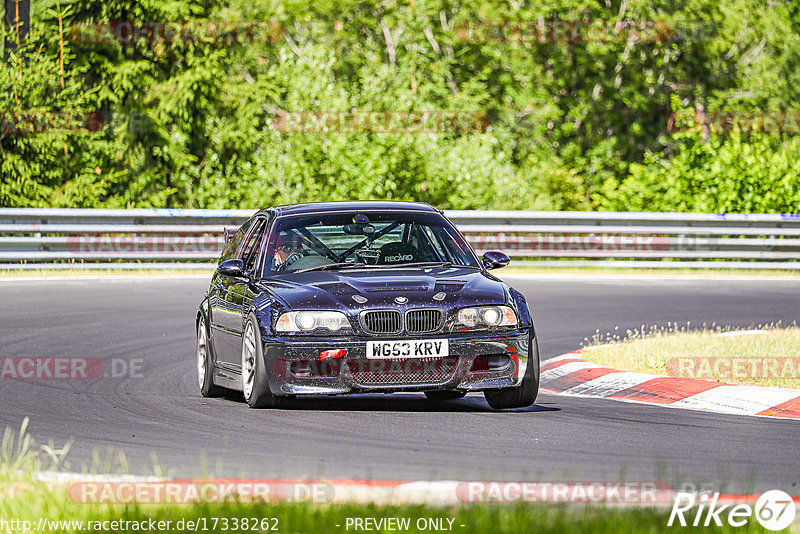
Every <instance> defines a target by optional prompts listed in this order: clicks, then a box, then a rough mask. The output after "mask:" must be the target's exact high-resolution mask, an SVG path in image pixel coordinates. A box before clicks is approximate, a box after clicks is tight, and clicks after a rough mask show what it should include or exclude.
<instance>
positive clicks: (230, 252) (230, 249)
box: [219, 219, 254, 263]
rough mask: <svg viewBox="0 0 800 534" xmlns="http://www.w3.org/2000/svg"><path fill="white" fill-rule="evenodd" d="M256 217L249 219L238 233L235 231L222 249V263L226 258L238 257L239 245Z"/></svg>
mask: <svg viewBox="0 0 800 534" xmlns="http://www.w3.org/2000/svg"><path fill="white" fill-rule="evenodd" d="M253 220H254V219H249V220H248V221H246V222H245V223H244V224H243V225H242V226H241V227H240V228H239V229H238V230H236V233H234V234H233V235H232V236H231V237H230V239H228V241H227V242H226V243H225V246H224V248H223V249H222V255H221V256H220V259H219V261H220V263H221V262H223V261H225V260H232V259H233V258H235V257H236V250H237V249H238V248H239V245H240V244H241V242H242V239H244V236H245V234H247V230H248V229H250V226H251V225H252V224H253Z"/></svg>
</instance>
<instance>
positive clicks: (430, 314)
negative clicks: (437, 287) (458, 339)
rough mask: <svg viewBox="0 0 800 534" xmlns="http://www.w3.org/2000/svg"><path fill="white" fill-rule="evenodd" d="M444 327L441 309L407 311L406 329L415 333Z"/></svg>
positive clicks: (433, 330) (434, 330)
mask: <svg viewBox="0 0 800 534" xmlns="http://www.w3.org/2000/svg"><path fill="white" fill-rule="evenodd" d="M441 327H442V311H441V310H411V311H409V312H408V313H406V330H408V331H409V332H413V333H415V334H423V333H426V332H436V331H437V330H439V329H440V328H441Z"/></svg>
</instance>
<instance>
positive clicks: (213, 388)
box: [197, 315, 225, 397]
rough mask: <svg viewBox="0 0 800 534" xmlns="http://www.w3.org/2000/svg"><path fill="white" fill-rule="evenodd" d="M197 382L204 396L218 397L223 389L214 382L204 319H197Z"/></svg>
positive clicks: (212, 364) (201, 317)
mask: <svg viewBox="0 0 800 534" xmlns="http://www.w3.org/2000/svg"><path fill="white" fill-rule="evenodd" d="M197 384H198V385H199V386H200V393H201V394H202V395H203V396H204V397H220V396H222V395H223V394H224V393H225V390H224V389H223V388H221V387H219V386H217V385H215V384H214V361H213V360H212V359H211V350H210V346H209V339H208V330H207V329H206V320H205V317H203V316H202V315H201V316H200V320H199V321H197Z"/></svg>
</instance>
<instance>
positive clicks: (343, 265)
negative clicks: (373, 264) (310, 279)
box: [287, 262, 367, 273]
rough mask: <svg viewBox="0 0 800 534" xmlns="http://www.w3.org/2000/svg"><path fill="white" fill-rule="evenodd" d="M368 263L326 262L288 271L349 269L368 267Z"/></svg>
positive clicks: (305, 271) (304, 271)
mask: <svg viewBox="0 0 800 534" xmlns="http://www.w3.org/2000/svg"><path fill="white" fill-rule="evenodd" d="M366 266H367V264H366V263H349V262H343V263H326V264H325V265H317V266H316V267H309V268H308V269H300V270H297V271H287V272H290V273H291V272H294V273H307V272H310V271H328V270H336V269H349V268H352V267H366Z"/></svg>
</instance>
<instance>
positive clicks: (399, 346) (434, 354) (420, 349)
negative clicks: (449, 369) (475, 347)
mask: <svg viewBox="0 0 800 534" xmlns="http://www.w3.org/2000/svg"><path fill="white" fill-rule="evenodd" d="M449 355H450V346H449V344H448V340H446V339H426V340H416V339H414V340H397V341H367V358H370V359H382V358H443V357H445V356H449Z"/></svg>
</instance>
